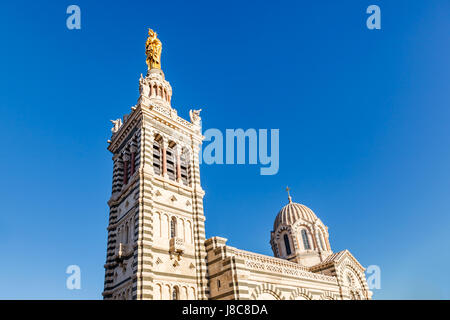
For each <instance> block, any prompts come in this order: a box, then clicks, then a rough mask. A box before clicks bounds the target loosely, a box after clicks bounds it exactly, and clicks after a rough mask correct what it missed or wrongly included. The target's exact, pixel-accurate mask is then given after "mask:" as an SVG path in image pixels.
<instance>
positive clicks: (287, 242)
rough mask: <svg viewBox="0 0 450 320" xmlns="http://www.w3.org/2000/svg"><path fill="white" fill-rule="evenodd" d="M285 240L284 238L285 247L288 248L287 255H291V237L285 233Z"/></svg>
mask: <svg viewBox="0 0 450 320" xmlns="http://www.w3.org/2000/svg"><path fill="white" fill-rule="evenodd" d="M283 238H284V246H285V247H286V255H290V254H291V245H290V244H289V237H288V235H287V234H286V233H285V234H284V236H283Z"/></svg>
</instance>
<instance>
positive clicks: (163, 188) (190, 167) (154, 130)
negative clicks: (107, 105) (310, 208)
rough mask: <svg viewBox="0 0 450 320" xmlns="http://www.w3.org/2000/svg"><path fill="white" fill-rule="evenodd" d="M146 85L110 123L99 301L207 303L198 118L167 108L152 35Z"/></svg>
mask: <svg viewBox="0 0 450 320" xmlns="http://www.w3.org/2000/svg"><path fill="white" fill-rule="evenodd" d="M145 52H146V56H147V59H146V62H147V66H148V70H147V74H146V76H145V77H143V76H142V75H141V77H140V79H139V92H140V96H139V99H138V101H137V104H136V105H135V106H133V107H132V108H131V112H130V113H129V114H126V115H124V116H123V118H121V119H117V120H113V121H112V122H113V124H114V127H113V128H112V137H111V139H110V140H108V143H109V146H108V150H109V151H111V153H112V155H113V156H112V160H113V179H112V194H111V198H110V199H109V201H108V205H109V207H110V215H109V225H108V229H107V230H108V242H107V254H106V263H105V265H104V267H105V282H104V291H103V297H104V299H200V300H202V299H207V298H208V295H209V292H208V285H207V270H206V263H205V259H206V251H205V246H204V241H205V216H204V213H203V196H204V194H205V193H204V191H203V189H202V187H201V184H200V172H199V150H200V146H201V143H202V139H203V136H202V134H201V118H200V111H199V110H191V111H190V121H187V120H185V119H183V118H181V117H180V116H178V114H177V111H176V110H175V109H174V108H172V105H171V97H172V87H171V85H170V83H169V82H168V81H167V80H165V76H164V73H163V71H162V70H161V52H162V44H161V41H160V40H159V39H158V38H157V34H156V32H154V31H153V30H151V29H149V36H148V39H147V42H146V51H145Z"/></svg>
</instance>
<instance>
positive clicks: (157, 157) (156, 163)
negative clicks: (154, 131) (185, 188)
mask: <svg viewBox="0 0 450 320" xmlns="http://www.w3.org/2000/svg"><path fill="white" fill-rule="evenodd" d="M160 140H161V136H158V137H155V141H154V142H153V170H154V172H155V174H156V175H160V174H161V173H162V164H161V161H162V160H161V158H162V154H161V144H160Z"/></svg>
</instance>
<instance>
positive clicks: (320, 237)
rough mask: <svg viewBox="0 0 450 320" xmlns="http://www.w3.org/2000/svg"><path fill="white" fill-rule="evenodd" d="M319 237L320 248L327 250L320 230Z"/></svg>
mask: <svg viewBox="0 0 450 320" xmlns="http://www.w3.org/2000/svg"><path fill="white" fill-rule="evenodd" d="M317 237H318V238H319V244H320V249H322V250H325V245H324V243H323V237H322V233H321V232H320V231H319V232H318V233H317Z"/></svg>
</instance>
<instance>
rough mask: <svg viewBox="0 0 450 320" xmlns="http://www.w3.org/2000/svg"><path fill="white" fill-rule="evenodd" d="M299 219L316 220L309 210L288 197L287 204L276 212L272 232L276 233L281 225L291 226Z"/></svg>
mask: <svg viewBox="0 0 450 320" xmlns="http://www.w3.org/2000/svg"><path fill="white" fill-rule="evenodd" d="M300 219H303V220H306V221H308V222H314V221H316V220H317V219H318V218H317V216H316V214H315V213H314V212H313V211H312V210H311V209H310V208H308V207H307V206H304V205H303V204H300V203H295V202H292V201H291V199H290V197H289V203H288V204H287V205H285V206H284V207H283V208H282V209H281V210H280V212H278V214H277V217H276V218H275V222H274V223H273V231H276V230H277V228H278V226H279V225H281V224H288V225H291V224H294V223H295V222H296V221H298V220H300Z"/></svg>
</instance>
